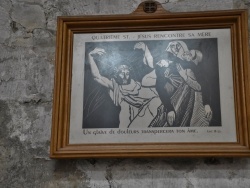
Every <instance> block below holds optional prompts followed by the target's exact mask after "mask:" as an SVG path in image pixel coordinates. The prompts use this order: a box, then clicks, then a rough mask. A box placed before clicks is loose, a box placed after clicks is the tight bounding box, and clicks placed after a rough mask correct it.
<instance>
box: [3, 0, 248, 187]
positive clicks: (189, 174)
mask: <svg viewBox="0 0 250 188" xmlns="http://www.w3.org/2000/svg"><path fill="white" fill-rule="evenodd" d="M140 2H141V0H126V1H125V0H102V1H101V0H1V1H0V187H3V188H4V187H11V188H15V187H17V188H19V187H25V188H28V187H32V188H33V187H46V188H47V187H48V188H49V187H51V188H56V187H60V188H62V187H67V188H70V187H82V188H88V187H91V188H92V187H96V188H101V187H102V188H106V187H107V188H108V187H110V188H139V187H143V188H147V187H148V188H166V187H167V188H168V187H169V188H183V187H186V188H193V187H195V188H200V187H202V188H204V187H207V188H211V187H214V188H217V187H220V188H224V187H225V188H227V187H242V188H245V187H249V186H250V159H247V158H219V159H213V158H212V159H211V158H143V159H88V160H82V159H77V160H51V159H50V158H49V144H50V129H51V115H52V91H53V78H54V63H55V38H56V17H57V16H61V15H65V16H66V15H103V14H128V13H131V12H133V10H135V9H136V7H137V6H138V5H139V3H140ZM159 2H161V3H163V7H164V8H165V9H167V10H169V11H171V12H185V11H203V10H224V9H239V8H247V9H249V7H250V1H249V0H209V1H208V0H169V1H163V0H161V1H160V0H159ZM249 31H250V30H249Z"/></svg>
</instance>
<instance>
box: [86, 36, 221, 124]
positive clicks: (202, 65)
mask: <svg viewBox="0 0 250 188" xmlns="http://www.w3.org/2000/svg"><path fill="white" fill-rule="evenodd" d="M218 61H219V60H218V41H217V38H201V39H181V40H146V41H143V40H141V41H108V42H86V43H85V59H84V66H85V67H84V95H83V120H82V121H83V124H82V127H83V129H91V128H120V129H133V128H134V129H153V128H155V127H157V128H159V127H166V128H167V127H211V126H213V127H220V126H221V106H220V84H219V66H218V63H219V62H218Z"/></svg>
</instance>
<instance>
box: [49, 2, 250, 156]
mask: <svg viewBox="0 0 250 188" xmlns="http://www.w3.org/2000/svg"><path fill="white" fill-rule="evenodd" d="M151 5H152V4H151ZM153 5H154V6H155V9H153V8H154V6H151V7H149V8H147V7H146V8H145V3H142V4H141V5H140V6H139V7H138V9H137V10H136V11H135V12H134V13H132V14H129V15H115V16H114V15H109V16H107V15H106V16H79V17H59V18H58V30H57V46H56V50H57V52H56V64H55V83H54V84H55V87H54V99H53V100H54V101H53V105H54V106H53V123H52V134H51V135H52V136H51V153H50V156H51V158H92V157H173V156H174V157H180V156H184V157H195V156H211V157H220V156H223V157H232V156H233V157H248V156H250V146H249V144H250V137H249V133H250V132H249V130H250V124H249V123H250V118H249V117H250V102H249V99H250V95H249V94H250V93H249V83H250V82H249V62H248V53H249V51H248V27H247V11H246V10H228V11H216V12H192V13H168V12H166V11H165V10H164V9H163V8H162V7H161V6H160V5H159V4H158V3H156V2H154V3H153ZM152 7H153V8H152Z"/></svg>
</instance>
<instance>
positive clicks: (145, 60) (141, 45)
mask: <svg viewBox="0 0 250 188" xmlns="http://www.w3.org/2000/svg"><path fill="white" fill-rule="evenodd" d="M134 49H142V50H143V51H144V52H145V54H144V57H143V63H144V64H145V65H148V66H149V67H151V68H154V60H153V56H152V55H151V52H150V51H149V49H148V46H147V45H146V44H145V43H143V42H138V43H136V44H135V47H134Z"/></svg>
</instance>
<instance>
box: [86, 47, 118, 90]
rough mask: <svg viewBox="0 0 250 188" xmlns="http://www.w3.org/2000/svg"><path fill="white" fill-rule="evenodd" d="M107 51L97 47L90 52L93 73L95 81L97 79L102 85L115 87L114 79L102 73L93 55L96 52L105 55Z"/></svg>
mask: <svg viewBox="0 0 250 188" xmlns="http://www.w3.org/2000/svg"><path fill="white" fill-rule="evenodd" d="M105 53H106V52H105V50H104V49H101V48H95V49H94V50H93V51H91V52H90V53H89V64H90V69H91V73H92V75H93V77H94V80H95V81H97V82H98V83H99V84H101V85H102V86H105V87H107V88H110V89H113V84H112V81H111V80H109V79H108V78H106V77H104V76H102V75H101V74H100V72H99V69H98V67H97V65H96V63H95V60H94V58H93V56H92V55H94V54H98V55H103V54H105Z"/></svg>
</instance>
